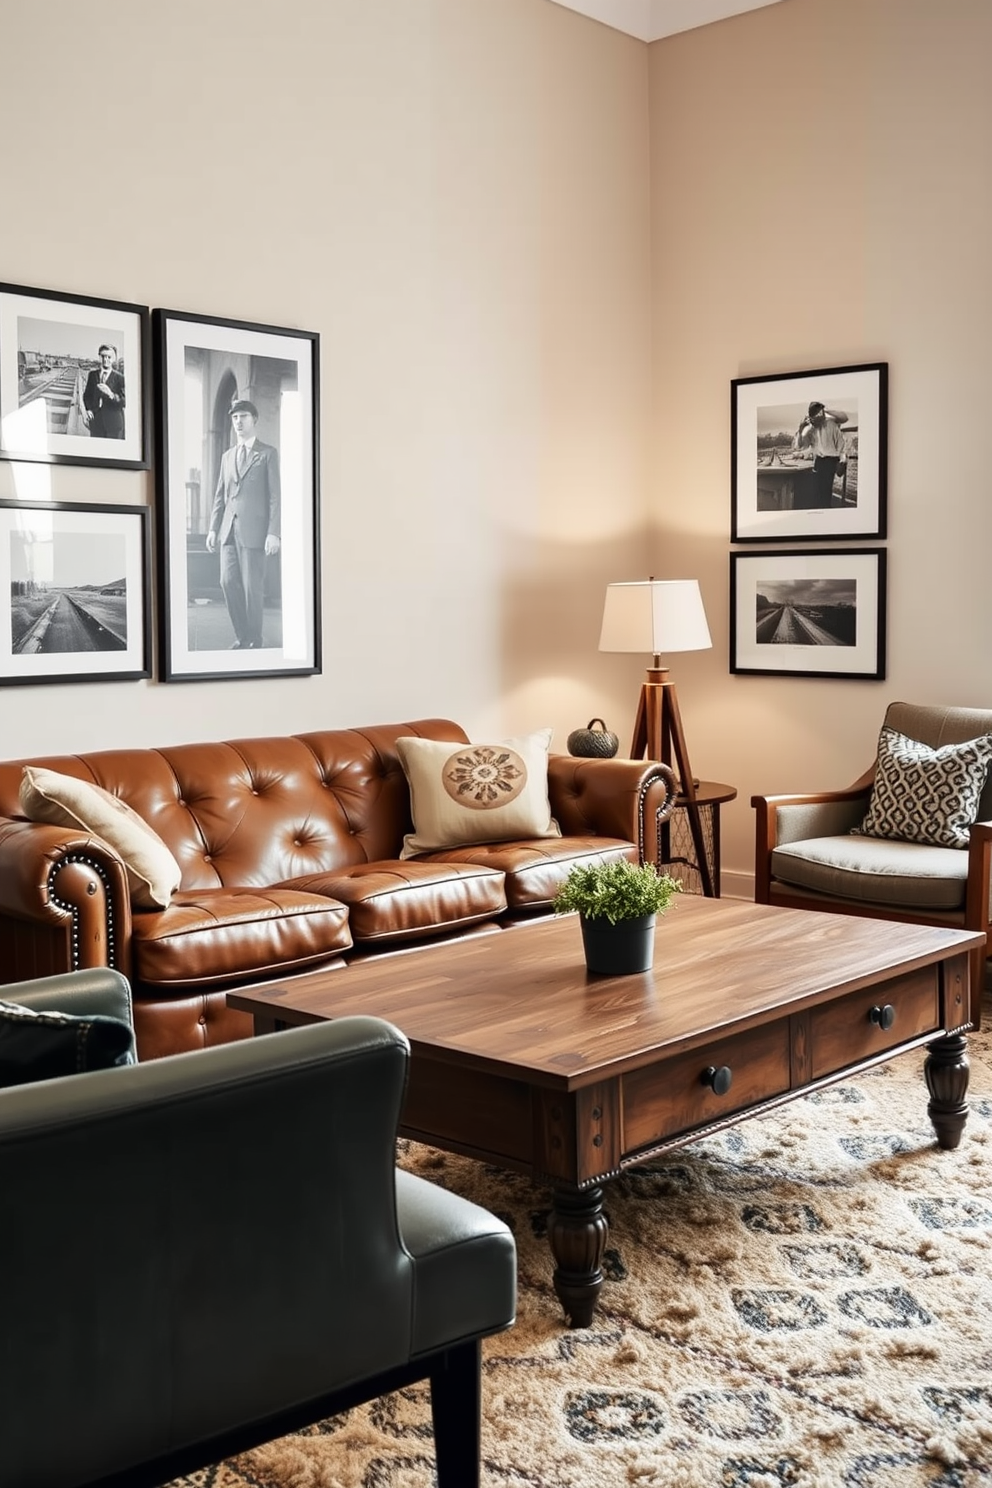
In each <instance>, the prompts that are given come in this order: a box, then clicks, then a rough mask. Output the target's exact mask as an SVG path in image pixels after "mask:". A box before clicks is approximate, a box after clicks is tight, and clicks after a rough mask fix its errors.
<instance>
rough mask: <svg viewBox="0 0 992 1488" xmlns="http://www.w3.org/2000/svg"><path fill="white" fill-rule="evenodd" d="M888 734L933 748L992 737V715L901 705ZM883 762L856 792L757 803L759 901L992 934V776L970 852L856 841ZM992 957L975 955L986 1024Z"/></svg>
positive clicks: (891, 840) (888, 722) (755, 799)
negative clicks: (991, 959)
mask: <svg viewBox="0 0 992 1488" xmlns="http://www.w3.org/2000/svg"><path fill="white" fill-rule="evenodd" d="M884 727H887V728H889V729H891V730H894V731H895V732H896V733H897V734H902V735H905V736H906V737H907V738H909V739H911V740H918V741H919V742H920V743H922V744H924V745H927V746H928V747H929V748H930V749H933V750H936V749H943V748H944V746H946V745H961V744H964V743H965V742H966V741H968V740H973V739H979V738H982V736H984V735H989V734H992V710H985V709H980V708H949V707H944V706H939V705H927V704H918V703H891V704H890V705H889V707H888V709H887V711H886V714H885V720H884ZM877 765H878V761H877V760H876V762H875V764H873V765H872V766H871V768H870V769H868V770H867V771H866V772H865V774H864V775H862V776H861V777H860V778H859V779H858V780H856V781H855V782H854V784H853V785H851V786H849V787H848V789H846V790H840V791H821V792H817V793H813V794H807V795H781V796H752V797H751V805H752V806H753V807H754V809H755V811H756V813H757V818H756V824H755V827H756V830H755V855H754V897H755V902H756V903H758V904H781V905H784V906H786V907H788V908H792V909H820V910H829V911H831V912H833V913H836V914H854V915H870V916H874V917H875V918H877V919H890V920H908V921H914V922H922V923H926V924H936V925H950V926H954V927H955V928H958V929H961V928H963V929H967V930H981V931H984V932H985V934H986V935H988V934H989V932H990V930H992V900H990V876H992V875H990V865H992V772H990V774H989V777H988V778H987V779H986V781H985V785H984V787H983V788H982V790H981V795H980V798H979V801H978V805H977V820H976V821H975V822H974V824H973V825H971V826H970V828H969V829H968V830H967V832H966V833H965V834H963V835H964V837H965V839H966V841H965V845H963V846H960V847H949V846H936V845H932V844H929V843H926V842H919V841H903V840H900V839H899V838H896V837H877V836H859V835H852V831H853V829H854V828H856V827H858V826H860V824H861V822H862V821H863V820H864V818H865V814H866V812H867V810H868V807H869V802H870V800H871V798H872V788H873V785H874V782H875V776H876V768H877ZM985 960H986V952H985V951H982V950H979V951H976V952H974V953H973V954H972V965H971V983H972V1008H973V1017H974V1021H975V1023H976V1025H977V1023H978V1021H979V1018H980V1012H981V1000H982V987H983V984H984V980H985Z"/></svg>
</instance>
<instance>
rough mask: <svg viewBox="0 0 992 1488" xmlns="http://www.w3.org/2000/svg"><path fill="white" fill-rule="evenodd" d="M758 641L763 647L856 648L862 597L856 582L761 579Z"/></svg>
mask: <svg viewBox="0 0 992 1488" xmlns="http://www.w3.org/2000/svg"><path fill="white" fill-rule="evenodd" d="M754 638H755V641H756V642H757V644H758V645H759V646H855V645H857V639H858V595H857V584H856V582H855V581H854V580H853V579H777V580H773V581H771V582H765V583H763V582H762V581H761V580H760V579H759V580H758V592H757V595H756V596H755V617H754Z"/></svg>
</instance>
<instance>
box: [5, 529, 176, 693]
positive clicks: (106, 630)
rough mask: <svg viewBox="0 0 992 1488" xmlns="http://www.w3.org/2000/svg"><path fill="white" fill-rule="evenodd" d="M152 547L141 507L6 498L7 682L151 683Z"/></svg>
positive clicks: (9, 683) (11, 684)
mask: <svg viewBox="0 0 992 1488" xmlns="http://www.w3.org/2000/svg"><path fill="white" fill-rule="evenodd" d="M149 547H150V543H149V523H148V509H147V507H144V506H112V505H104V504H100V503H86V504H83V503H74V502H61V501H0V594H3V595H6V596H7V601H6V603H5V604H4V605H3V606H2V607H0V685H3V686H17V685H24V684H30V683H51V682H129V681H134V680H136V679H138V678H141V677H150V676H151V601H150V595H149V587H148V574H149ZM115 661H116V662H117V663H118V664H117V665H114V664H113V663H114V662H115Z"/></svg>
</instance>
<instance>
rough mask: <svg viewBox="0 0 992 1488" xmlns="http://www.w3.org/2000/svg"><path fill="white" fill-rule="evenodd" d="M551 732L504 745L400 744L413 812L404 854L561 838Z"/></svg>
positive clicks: (409, 741) (405, 740)
mask: <svg viewBox="0 0 992 1488" xmlns="http://www.w3.org/2000/svg"><path fill="white" fill-rule="evenodd" d="M551 734H552V730H551V729H549V728H546V729H538V730H537V731H536V732H535V733H533V734H522V735H520V737H518V738H515V739H503V740H502V741H501V742H500V743H498V744H452V743H451V742H450V740H437V739H414V738H406V737H403V738H400V739H397V740H396V752H397V754H398V755H399V757H400V764H401V765H402V766H403V772H404V774H405V775H406V778H407V783H408V785H409V787H410V804H411V809H412V814H413V831H412V832H408V833H407V835H406V836H405V837H404V839H403V850H402V852H401V853H400V857H401V858H412V857H414V856H415V855H416V854H417V853H426V852H441V851H443V849H444V848H446V847H470V846H472V845H473V844H475V843H477V842H511V841H513V840H515V839H516V838H524V837H560V836H561V830H560V828H559V826H558V823H557V822H556V821H555V819H554V817H553V816H552V815H551V805H550V803H549V801H548V750H549V749H550V747H551Z"/></svg>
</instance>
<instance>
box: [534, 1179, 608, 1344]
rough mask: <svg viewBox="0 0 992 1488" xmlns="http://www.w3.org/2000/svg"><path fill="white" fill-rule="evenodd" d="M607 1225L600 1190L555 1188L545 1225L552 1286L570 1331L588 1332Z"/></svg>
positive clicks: (601, 1277)
mask: <svg viewBox="0 0 992 1488" xmlns="http://www.w3.org/2000/svg"><path fill="white" fill-rule="evenodd" d="M608 1230H609V1225H608V1224H607V1221H606V1215H605V1214H604V1213H603V1190H602V1189H601V1188H581V1189H579V1188H569V1187H565V1185H564V1184H562V1185H558V1186H557V1187H556V1188H555V1191H554V1199H553V1208H552V1210H551V1217H550V1219H549V1221H548V1240H549V1241H550V1242H551V1254H552V1255H553V1256H554V1258H555V1274H554V1286H555V1291H556V1292H557V1294H558V1300H559V1302H560V1303H561V1305H562V1307H563V1308H564V1309H565V1316H566V1318H567V1319H568V1322H569V1326H570V1327H572V1328H588V1326H589V1324H590V1323H591V1322H592V1315H593V1312H594V1311H595V1308H596V1299H597V1297H598V1296H599V1289H600V1287H601V1286H602V1285H603V1272H602V1270H601V1269H600V1268H601V1264H602V1260H603V1251H604V1250H605V1249H606V1235H607V1232H608Z"/></svg>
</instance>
